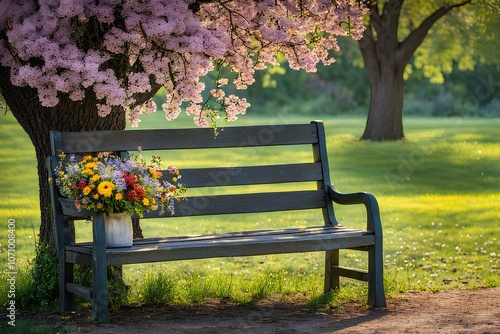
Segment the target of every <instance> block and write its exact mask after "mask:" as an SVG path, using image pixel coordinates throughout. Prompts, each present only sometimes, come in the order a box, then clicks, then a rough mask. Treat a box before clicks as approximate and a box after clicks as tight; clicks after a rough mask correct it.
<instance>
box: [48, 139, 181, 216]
mask: <svg viewBox="0 0 500 334" xmlns="http://www.w3.org/2000/svg"><path fill="white" fill-rule="evenodd" d="M59 159H60V160H59V165H58V166H57V167H56V169H55V173H54V177H55V182H56V184H57V186H58V187H59V191H60V193H61V195H62V196H64V197H66V198H69V199H73V200H74V201H75V202H74V204H75V207H76V208H78V209H81V208H83V209H87V210H93V211H96V212H98V211H103V212H105V213H107V214H108V215H110V214H111V213H123V212H125V213H129V214H132V213H135V214H136V215H137V216H139V217H143V216H144V214H145V213H147V212H148V211H151V210H158V209H160V210H161V212H160V213H161V214H163V213H164V212H165V210H166V211H168V212H170V213H171V214H172V215H173V214H174V201H176V200H177V201H180V199H181V197H182V196H183V194H184V193H185V191H186V189H185V188H184V187H183V186H182V184H180V183H178V181H179V179H180V178H181V175H180V174H179V170H178V169H177V168H176V167H174V166H169V167H168V168H167V169H166V171H167V173H168V175H165V176H164V175H163V173H162V172H161V171H160V170H161V159H160V157H153V159H152V161H151V163H147V162H146V161H145V159H144V158H143V157H142V156H141V154H140V149H139V152H138V153H133V154H131V155H130V157H129V158H126V159H122V158H120V157H117V156H114V155H111V154H106V153H102V154H99V155H98V156H84V157H83V158H81V160H80V159H77V157H76V156H74V155H71V156H70V157H69V159H68V160H66V155H65V154H64V153H61V154H60V156H59Z"/></svg>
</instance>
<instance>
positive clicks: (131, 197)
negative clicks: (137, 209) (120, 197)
mask: <svg viewBox="0 0 500 334" xmlns="http://www.w3.org/2000/svg"><path fill="white" fill-rule="evenodd" d="M126 196H127V200H129V201H131V202H139V201H140V198H139V196H137V193H136V192H135V190H129V191H127V194H126Z"/></svg>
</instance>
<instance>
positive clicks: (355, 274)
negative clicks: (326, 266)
mask: <svg viewBox="0 0 500 334" xmlns="http://www.w3.org/2000/svg"><path fill="white" fill-rule="evenodd" d="M330 270H331V271H332V273H333V274H334V275H338V276H342V277H349V278H352V279H357V280H358V281H365V282H367V281H368V271H366V270H361V269H353V268H347V267H341V266H338V267H332V268H331V269H330Z"/></svg>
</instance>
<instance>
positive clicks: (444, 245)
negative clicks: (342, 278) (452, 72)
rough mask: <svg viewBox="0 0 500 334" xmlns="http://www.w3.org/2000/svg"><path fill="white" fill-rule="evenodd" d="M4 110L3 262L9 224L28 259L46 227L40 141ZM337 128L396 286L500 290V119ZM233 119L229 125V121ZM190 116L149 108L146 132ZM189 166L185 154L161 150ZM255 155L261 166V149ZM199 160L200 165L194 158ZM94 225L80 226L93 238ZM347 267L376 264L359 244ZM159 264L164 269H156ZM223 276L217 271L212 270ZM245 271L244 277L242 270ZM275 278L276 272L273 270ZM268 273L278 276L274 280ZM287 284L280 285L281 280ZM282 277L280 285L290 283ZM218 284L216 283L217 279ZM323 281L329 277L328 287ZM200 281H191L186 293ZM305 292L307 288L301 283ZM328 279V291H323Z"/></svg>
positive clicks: (218, 267)
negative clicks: (391, 133) (392, 135)
mask: <svg viewBox="0 0 500 334" xmlns="http://www.w3.org/2000/svg"><path fill="white" fill-rule="evenodd" d="M0 117H1V123H0V124H1V125H0V126H1V129H2V131H1V132H0V142H1V150H0V158H1V159H0V164H1V166H0V167H1V170H2V172H3V177H2V178H0V187H1V189H2V190H3V191H4V196H2V199H1V200H0V216H1V219H2V224H1V225H0V226H3V232H2V231H0V251H1V253H2V254H5V256H4V260H2V261H0V263H1V266H2V267H0V269H1V268H4V267H3V266H4V265H6V262H7V261H6V245H7V243H6V241H7V227H6V226H7V221H8V220H9V219H14V220H15V221H16V246H17V255H18V259H19V261H20V263H19V265H25V264H26V263H27V262H28V261H29V260H30V259H31V258H32V257H33V256H34V254H35V240H36V235H37V234H38V228H39V220H40V218H39V212H38V211H39V205H38V198H37V196H38V189H37V186H38V181H37V171H36V161H35V157H34V149H33V147H32V145H31V143H30V141H29V138H28V137H27V135H26V134H25V133H24V132H23V130H22V129H21V127H20V126H19V125H18V124H17V123H16V121H15V119H14V118H13V116H12V115H11V114H10V113H8V114H7V115H5V116H0ZM310 120H311V118H304V117H299V116H294V117H292V116H280V117H278V116H268V117H262V116H260V117H259V116H243V117H241V118H240V120H238V121H237V122H235V123H233V124H230V125H234V126H240V125H250V124H264V123H270V124H282V123H303V122H309V121H310ZM323 120H324V121H325V125H326V131H327V135H328V138H327V142H328V148H329V159H330V165H331V174H332V181H333V183H334V185H335V186H336V188H337V189H339V190H340V191H342V192H351V191H369V192H372V193H374V194H375V195H376V196H377V198H378V199H379V204H380V208H381V214H382V223H383V228H384V253H385V254H384V256H385V261H386V288H387V290H388V291H407V290H410V289H428V290H439V289H445V288H450V287H452V288H457V287H477V286H499V285H500V267H499V265H500V263H499V262H500V251H499V249H500V248H499V239H500V230H499V228H498V224H499V218H500V190H499V184H500V167H499V166H500V165H499V161H500V139H499V137H498V129H499V128H500V119H455V118H446V119H439V118H406V119H405V132H406V136H407V141H403V142H384V143H379V142H360V141H358V140H357V139H358V138H359V137H360V136H361V133H362V131H363V128H364V123H365V119H363V118H326V119H325V118H323ZM221 125H223V124H221ZM191 126H194V125H193V124H192V122H191V120H190V119H188V118H187V117H181V119H179V120H175V121H173V122H167V121H166V120H164V119H163V116H162V115H161V113H157V114H153V115H147V116H146V117H144V118H143V120H142V123H140V128H141V129H145V128H155V127H156V128H157V127H191ZM162 158H163V160H164V161H168V162H169V163H170V162H171V163H173V164H175V165H177V166H178V167H179V168H181V170H182V166H183V164H185V163H187V161H186V160H184V159H185V157H183V156H182V155H177V156H171V157H162ZM197 158H198V159H199V160H200V161H206V160H213V161H217V160H221V159H223V160H225V161H229V162H230V161H235V160H243V161H244V160H245V159H248V156H246V155H242V154H241V152H239V151H238V150H228V151H227V152H225V153H224V155H223V156H222V155H221V154H218V155H214V154H211V153H210V152H209V151H207V152H203V153H200V155H199V156H197ZM252 159H253V160H254V161H257V162H258V159H259V155H258V154H256V155H253V156H252ZM195 163H196V162H195ZM337 214H338V217H339V219H340V221H341V223H343V224H344V225H346V226H348V227H350V226H353V227H362V226H363V225H364V219H365V214H364V211H363V210H361V208H360V209H354V208H352V207H349V208H338V210H337ZM319 218H320V217H319V216H318V215H316V214H313V213H309V212H304V213H300V214H297V213H290V214H278V215H269V214H267V215H246V216H244V217H242V218H241V222H240V223H239V224H241V225H237V226H236V227H237V228H245V227H251V228H253V227H259V226H263V225H264V224H265V225H266V226H283V224H286V225H291V226H301V225H303V224H305V223H306V222H311V221H314V220H316V219H319ZM231 219H232V220H234V218H221V217H218V218H213V217H211V218H199V219H198V220H197V222H196V224H185V223H184V222H183V221H182V220H179V221H176V220H175V219H173V220H169V222H170V223H168V224H167V223H158V221H155V222H154V223H153V222H148V221H145V222H144V223H143V229H144V234H145V235H146V236H154V235H157V234H159V232H158V231H159V230H160V229H161V231H162V232H161V234H163V235H169V234H174V233H179V234H184V233H186V234H196V233H207V232H208V233H211V232H216V231H221V230H224V229H227V228H229V227H228V226H229V225H232V226H234V222H232V221H231ZM88 228H89V225H88V224H85V223H81V224H80V225H79V226H78V231H79V232H80V233H81V234H82V235H83V237H82V238H83V239H85V238H87V237H88V235H89V233H88ZM342 260H343V261H344V264H347V265H353V266H363V265H365V264H366V260H365V259H364V258H363V257H362V256H361V253H358V252H355V251H344V252H342ZM154 266H155V267H154V268H155V269H154V270H155V271H156V272H160V271H161V272H164V273H169V275H173V276H172V277H176V280H178V281H182V280H188V279H193V277H195V278H196V277H199V278H203V277H211V278H210V279H211V280H216V279H218V278H220V277H226V278H227V277H233V276H234V277H235V278H234V280H233V281H231V282H233V285H236V289H237V288H238V286H237V285H238V284H240V283H238V282H241V281H238V280H239V279H243V280H244V279H245V278H246V277H248V278H249V280H250V281H251V277H253V276H252V275H264V276H266V275H271V274H269V273H274V274H273V275H274V277H276V275H277V274H276V273H280V274H279V275H278V276H279V277H281V279H283V281H281V282H285V281H286V277H287V275H291V276H295V277H311V278H312V281H314V282H321V275H322V271H323V268H322V267H323V260H322V255H321V254H319V253H312V254H287V255H270V256H257V257H250V258H235V259H208V260H197V261H183V262H174V263H167V264H155V265H154ZM158 266H161V268H162V269H161V270H160V269H158ZM150 268H151V265H133V266H126V268H125V270H126V279H127V280H129V281H135V280H137V279H139V278H140V277H143V276H144V275H143V274H144V273H148V272H149V270H151V269H150ZM214 277H215V278H214ZM236 277H238V278H236ZM266 277H267V276H266ZM266 279H268V280H269V277H267V278H266ZM276 284H277V283H276ZM280 284H281V283H280ZM214 285H217V284H214ZM318 285H320V284H318ZM189 286H192V285H190V284H189V283H186V284H185V285H184V287H186V289H187V288H188V287H189ZM295 287H296V288H298V289H300V286H299V287H297V286H295ZM319 290H321V287H320V286H319V287H318V291H319Z"/></svg>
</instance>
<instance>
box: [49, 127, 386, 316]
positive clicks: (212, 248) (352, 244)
mask: <svg viewBox="0 0 500 334" xmlns="http://www.w3.org/2000/svg"><path fill="white" fill-rule="evenodd" d="M51 142H52V156H51V157H49V158H48V172H49V177H52V171H53V170H54V168H55V166H56V165H57V163H58V161H57V159H58V158H57V156H58V154H59V153H60V152H61V151H63V152H64V153H66V154H83V153H89V152H101V151H120V152H127V151H136V150H137V148H138V147H139V146H140V147H141V148H142V151H143V153H145V151H148V150H155V151H157V150H166V151H165V152H163V153H164V154H163V155H161V154H160V155H161V156H162V157H163V158H164V159H167V158H168V155H169V154H170V155H172V153H169V151H171V150H182V155H183V156H186V155H187V154H189V153H191V154H194V157H196V154H197V153H196V152H197V151H196V150H194V151H188V150H191V149H216V150H217V152H219V151H220V152H221V153H220V160H221V165H222V166H223V167H217V166H211V167H197V168H188V167H189V166H182V165H178V166H177V167H179V169H180V170H181V174H182V183H183V185H184V186H185V187H186V188H187V189H188V196H187V200H183V201H181V202H180V203H178V204H176V205H177V207H176V211H175V216H172V217H171V216H169V215H159V214H158V213H157V212H150V213H149V214H147V215H146V216H145V217H144V218H148V219H149V218H160V219H176V218H179V217H188V216H200V215H223V214H244V213H262V212H266V213H267V212H274V211H278V212H281V211H283V212H284V211H288V210H309V209H317V210H319V211H320V212H321V211H322V213H319V219H318V222H317V223H314V226H310V227H297V226H295V227H292V226H283V228H279V229H263V230H256V231H232V232H227V233H221V234H210V235H198V236H182V237H181V236H177V237H165V238H149V239H148V238H145V239H135V240H134V244H133V246H132V247H130V248H113V249H107V248H106V245H105V239H104V229H105V226H104V222H103V214H102V213H95V212H93V211H85V210H82V211H79V210H77V209H76V208H75V207H74V205H73V201H72V200H68V199H64V198H60V197H59V192H58V189H57V186H56V185H55V184H54V183H52V186H51V196H52V210H53V221H54V224H55V229H56V235H57V248H58V258H59V265H60V306H61V309H62V311H70V310H72V309H74V307H75V300H74V296H75V295H79V296H82V297H86V298H90V299H91V300H92V318H93V319H95V320H98V321H101V322H103V323H107V322H108V321H109V318H108V317H109V315H108V295H107V289H106V281H107V277H106V276H107V275H106V272H107V270H106V269H107V266H113V265H124V264H134V263H148V262H159V261H175V260H186V259H202V258H216V257H236V256H253V255H266V254H280V253H301V252H316V251H325V253H326V266H325V285H324V290H325V291H328V290H330V289H336V288H339V286H340V284H339V277H340V276H343V277H349V278H353V279H357V280H362V281H367V282H368V303H369V305H371V306H374V307H384V306H385V305H386V303H385V296H384V287H383V258H382V226H381V222H380V216H379V208H378V204H377V201H376V199H375V197H374V196H373V195H372V194H370V193H366V192H359V193H350V194H343V193H340V192H338V191H337V190H336V189H335V188H334V187H333V186H332V185H331V183H330V168H329V165H328V159H327V148H326V138H325V130H324V126H323V123H322V122H321V121H314V122H311V123H310V124H298V125H297V124H296V125H264V126H238V127H227V128H224V129H221V130H220V131H219V134H218V135H217V137H216V138H214V133H213V130H212V129H207V128H189V129H162V130H126V131H95V132H57V131H53V132H52V133H51ZM276 146H278V147H279V153H280V154H279V155H281V154H282V157H280V156H278V154H272V155H271V158H272V160H273V162H274V163H273V164H268V165H259V166H252V156H253V155H255V154H260V153H259V152H260V151H258V150H257V148H258V147H259V149H261V148H260V147H265V148H269V147H276ZM222 148H238V150H240V149H241V150H247V151H245V152H246V153H245V154H248V159H247V160H248V161H246V162H245V165H244V166H229V167H224V165H226V166H227V162H226V161H224V160H225V159H224V153H223V150H219V149H222ZM297 148H300V149H304V148H305V150H306V153H305V156H306V157H309V158H308V160H309V161H308V162H293V159H292V157H295V156H298V153H297ZM311 148H312V150H311ZM242 152H243V151H242ZM155 154H156V153H155ZM167 160H168V159H167ZM259 161H261V159H260V158H259ZM277 161H279V163H278V164H277V163H276V162H277ZM199 164H200V163H197V165H199ZM282 183H293V187H289V188H285V190H280V191H274V188H275V186H277V185H278V184H282ZM264 184H268V185H269V187H268V188H266V189H268V190H266V191H265V192H262V191H257V192H254V193H252V192H250V193H249V192H248V191H245V192H242V191H239V193H238V191H233V192H231V194H219V195H203V194H202V195H197V196H194V195H189V193H190V192H191V193H192V192H193V191H194V189H195V188H199V187H216V188H222V187H230V186H236V185H240V186H242V185H243V186H249V187H248V189H252V188H251V187H250V185H264ZM234 188H236V189H238V188H239V189H241V187H232V189H234ZM245 188H247V187H245ZM260 189H262V187H261V188H260ZM290 189H293V190H290ZM217 190H220V189H217ZM334 202H335V203H338V204H363V205H364V206H365V207H366V213H367V221H366V229H360V230H358V229H348V228H345V227H343V226H342V225H340V224H339V222H338V221H337V219H336V217H335V214H334V206H333V203H334ZM87 216H91V217H92V230H93V232H92V233H93V241H92V242H87V243H75V242H74V240H72V239H71V237H70V233H69V224H68V222H69V221H72V220H76V219H82V218H81V217H87ZM234 217H235V218H234V219H235V220H236V219H238V216H237V215H236V216H234ZM182 219H191V220H192V219H193V218H182ZM148 222H149V221H148ZM153 222H154V221H153ZM339 249H354V250H362V251H366V252H367V253H368V268H367V270H358V269H352V268H346V267H341V266H340V263H339ZM74 264H81V265H88V266H91V267H92V282H93V284H92V287H90V288H89V287H82V286H79V285H77V284H75V283H74V281H73V265H74Z"/></svg>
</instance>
